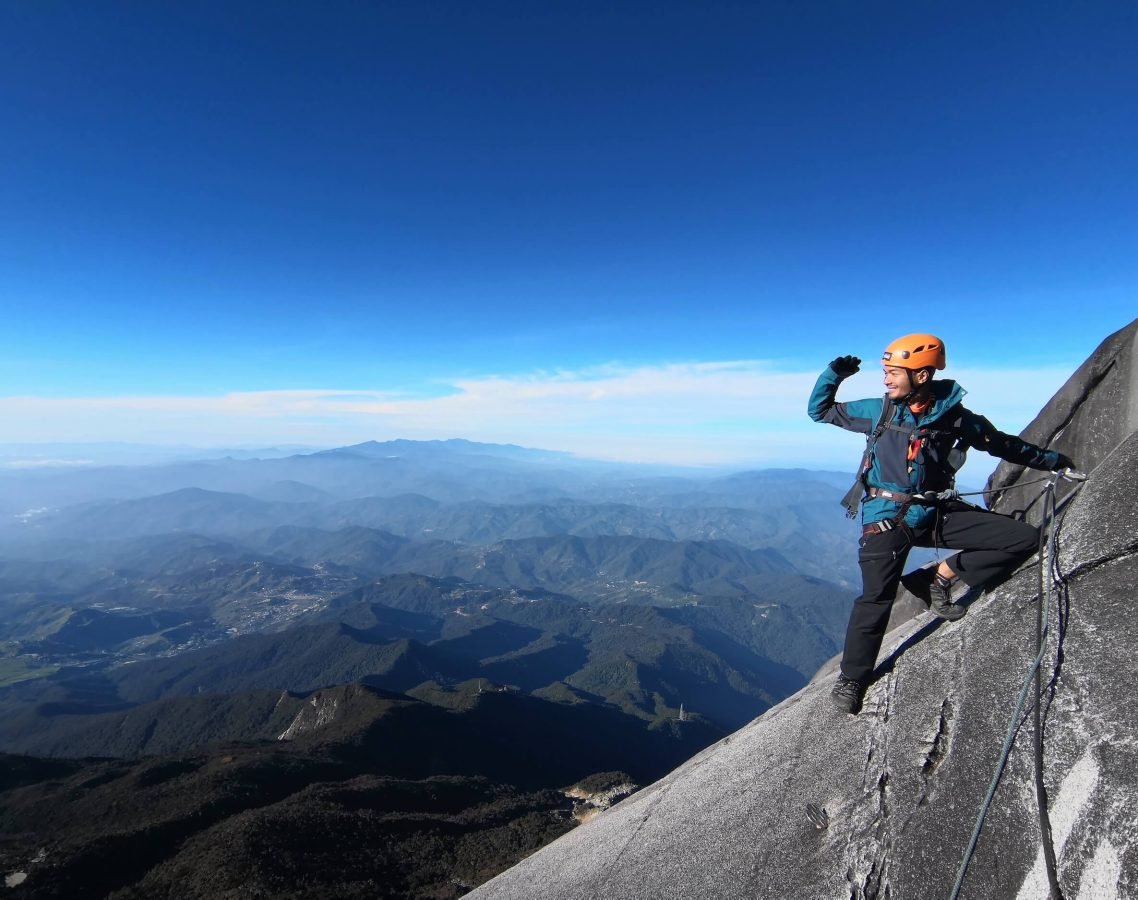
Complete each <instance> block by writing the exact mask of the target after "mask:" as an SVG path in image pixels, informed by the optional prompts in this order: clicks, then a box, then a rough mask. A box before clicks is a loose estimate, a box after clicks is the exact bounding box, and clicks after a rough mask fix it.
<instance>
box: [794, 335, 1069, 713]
mask: <svg viewBox="0 0 1138 900" xmlns="http://www.w3.org/2000/svg"><path fill="white" fill-rule="evenodd" d="M881 361H882V365H883V368H884V372H885V391H886V393H885V397H884V398H874V399H867V400H854V401H851V402H849V403H839V402H837V400H836V396H837V392H838V385H840V384H841V382H842V380H843V379H845V378H848V377H849V376H850V375H853V374H854V373H855V372H857V371H858V369H859V368H860V367H861V360H860V359H858V358H857V357H855V356H839V357H838V358H837V359H835V360H834V361H833V362H832V363H830V365H829V366H828V367H827V368H826V370H825V371H823V372H822V374H821V375H820V376H819V377H818V381H817V383H816V384H815V385H814V391H813V393H811V395H810V403H809V407H808V412H809V414H810V418H811V419H813V420H814V421H815V422H829V423H830V424H831V425H837V426H839V427H841V428H845V429H847V430H849V431H857V432H861V433H862V434H867V435H870V437H869V445H868V447H867V449H866V454H865V458H864V460H863V464H862V468H861V471H860V473H859V478H858V483H857V484H856V485H855V486H854V490H852V491H851V492H850V496H848V497H847V499H846V501H845V503H846V505H847V508H848V509H849V511H850V515H851V516H853V515H855V514H856V510H857V506H858V503H859V501H860V502H861V504H862V536H861V541H860V543H859V548H860V549H859V551H858V563H859V565H860V566H861V576H862V594H861V596H860V597H858V598H857V600H856V601H854V607H853V611H852V612H851V613H850V621H849V625H848V627H847V629H846V644H845V650H844V652H843V653H842V667H841V672H840V674H839V675H838V681H837V683H836V684H835V685H834V688H833V690H832V692H831V696H832V698H833V701H834V704H835V705H836V706H837V707H838V708H839V709H841V710H843V711H845V712H848V713H856V712H857V711H858V710H859V709H860V708H861V699H862V696H863V695H864V693H865V688H866V685H867V684H868V682H869V677H870V673H871V672H872V671H873V666H874V663H875V662H876V660H877V651H878V650H879V649H880V648H881V640H882V638H883V637H884V635H885V627H886V625H887V623H888V621H889V611H890V609H891V608H892V606H893V598H894V595H895V594H896V592H897V585H898V583H902V584H904V585H905V587H906V588H907V589H908V590H909V591H911V592H912V593H913V594H915V595H916V596H917V597H919V598H920V599H921V600H923V601H924V602H925V603H926V604H928V606H929V609H930V610H931V611H932V613H933V614H934V615H937V616H940V617H941V618H943V619H949V620H956V619H959V618H961V617H962V616H963V615H964V614H965V612H966V610H965V608H964V607H962V606H958V605H957V604H955V603H953V602H952V589H953V586H954V584H955V582H956V581H961V582H963V583H964V584H966V585H968V586H969V587H979V586H981V585H984V584H987V583H988V582H990V581H993V580H996V579H998V578H999V577H1000V576H1002V575H1005V574H1007V573H1008V572H1010V571H1011V570H1012V569H1013V568H1014V567H1015V566H1016V565H1018V564H1019V563H1020V562H1022V561H1023V560H1024V559H1026V558H1027V557H1029V556H1030V555H1031V554H1032V552H1033V551H1034V550H1035V549H1036V547H1037V545H1038V543H1039V532H1038V531H1037V530H1036V529H1035V528H1034V527H1033V526H1031V525H1028V524H1027V523H1025V522H1020V521H1017V520H1015V519H1011V518H1008V517H1007V516H1001V515H998V514H996V513H993V512H989V511H988V510H985V509H981V508H979V507H976V506H973V505H972V504H970V503H965V502H964V501H962V500H960V499H959V498H958V497H956V496H955V494H954V492H953V490H952V487H953V483H954V479H955V473H956V470H957V469H959V468H960V466H961V465H962V464H963V462H964V454H965V452H966V451H967V450H968V449H969V448H971V447H975V448H976V449H978V450H983V451H985V452H986V453H990V454H992V455H993V456H998V457H999V458H1000V459H1006V460H1008V461H1010V462H1013V463H1018V464H1020V465H1024V466H1030V467H1031V468H1034V469H1062V468H1074V463H1073V462H1071V460H1070V459H1068V458H1067V457H1066V456H1064V455H1063V454H1061V453H1058V452H1056V451H1054V450H1043V449H1040V448H1039V447H1036V446H1034V445H1033V444H1029V443H1027V442H1026V441H1023V440H1020V439H1019V438H1017V437H1013V436H1011V435H1008V434H1004V433H1003V432H1001V431H997V430H996V428H995V427H994V426H993V425H992V423H991V422H989V421H988V420H987V419H985V418H984V417H983V416H979V415H977V414H976V413H974V412H972V411H971V410H968V409H966V408H965V407H964V406H963V405H962V404H961V400H962V399H963V397H964V393H965V392H964V389H963V388H961V387H960V385H958V384H957V383H956V382H955V381H950V380H947V379H941V380H934V379H933V375H934V373H935V372H936V371H937V370H940V369H943V368H944V367H945V364H946V359H945V350H944V342H943V341H941V340H940V339H939V338H937V337H936V336H935V335H931V334H910V335H906V336H905V337H902V338H898V339H897V340H895V341H894V342H893V343H891V344H890V345H889V346H888V347H886V348H885V352H884V353H883V354H882V355H881ZM926 494H928V495H929V496H923V495H926ZM935 494H939V495H940V496H939V497H934V496H932V495H935ZM913 546H921V547H931V546H937V547H950V548H953V549H956V550H959V551H961V552H960V553H957V554H956V555H955V556H952V557H950V558H948V559H947V560H944V561H943V562H941V563H940V564H939V565H938V566H937V567H936V568H935V569H931V568H930V569H917V570H915V571H914V572H911V573H909V574H908V575H906V576H904V577H903V578H902V575H901V573H902V572H903V571H904V567H905V559H906V557H907V556H908V555H909V549H910V548H911V547H913Z"/></svg>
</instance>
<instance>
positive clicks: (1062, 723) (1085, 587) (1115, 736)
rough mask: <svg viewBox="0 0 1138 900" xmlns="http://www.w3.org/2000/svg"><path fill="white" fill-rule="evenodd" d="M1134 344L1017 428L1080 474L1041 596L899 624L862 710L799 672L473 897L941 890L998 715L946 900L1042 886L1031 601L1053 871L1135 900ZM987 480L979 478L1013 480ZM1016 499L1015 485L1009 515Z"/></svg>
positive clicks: (1070, 895)
mask: <svg viewBox="0 0 1138 900" xmlns="http://www.w3.org/2000/svg"><path fill="white" fill-rule="evenodd" d="M1136 334H1138V323H1135V324H1133V325H1131V326H1129V327H1128V328H1127V329H1124V330H1123V331H1122V332H1119V333H1118V334H1116V335H1114V336H1112V337H1111V338H1110V339H1108V340H1107V341H1106V342H1104V344H1103V345H1102V347H1100V349H1099V351H1098V352H1097V353H1096V354H1095V356H1093V357H1092V358H1091V359H1090V360H1088V362H1087V363H1086V364H1085V365H1084V366H1083V367H1082V368H1080V369H1079V371H1078V372H1077V373H1076V374H1075V376H1073V377H1072V379H1071V381H1070V382H1068V384H1067V386H1065V387H1064V388H1063V389H1062V390H1061V391H1060V392H1059V394H1058V395H1056V398H1055V400H1053V401H1052V403H1051V404H1049V405H1048V407H1047V408H1045V409H1044V410H1043V412H1042V413H1041V414H1040V416H1039V417H1038V418H1037V419H1036V422H1035V423H1033V425H1032V426H1031V428H1030V429H1029V430H1028V431H1027V432H1025V437H1027V438H1028V439H1029V440H1035V441H1038V442H1040V443H1043V444H1050V445H1051V446H1053V447H1056V448H1058V449H1060V450H1063V451H1064V452H1066V453H1067V454H1068V455H1070V456H1072V457H1073V458H1074V459H1075V460H1076V461H1077V462H1078V463H1079V465H1080V466H1081V467H1083V468H1085V469H1093V471H1092V472H1091V476H1090V479H1089V480H1088V481H1087V482H1086V483H1085V484H1084V485H1083V486H1082V487H1081V488H1078V489H1077V490H1075V491H1070V489H1069V492H1068V494H1067V495H1066V496H1065V497H1064V498H1062V499H1061V502H1060V505H1059V513H1058V517H1057V519H1056V524H1055V526H1054V527H1055V529H1056V533H1057V536H1058V547H1059V552H1058V555H1057V557H1056V559H1055V566H1054V570H1055V571H1056V572H1057V573H1058V578H1059V583H1058V584H1055V585H1054V586H1053V587H1052V588H1050V589H1049V590H1048V591H1046V592H1045V593H1044V595H1043V596H1042V598H1041V592H1040V575H1039V567H1038V565H1037V563H1036V561H1035V560H1032V561H1029V562H1028V563H1026V564H1025V565H1024V567H1023V568H1021V569H1020V570H1019V571H1018V572H1017V573H1016V574H1014V575H1013V576H1012V577H1011V578H1009V579H1008V580H1007V581H1006V582H1004V583H1003V584H1002V585H1000V586H999V587H997V588H995V589H993V590H991V591H990V592H987V593H985V594H983V595H981V596H979V597H976V598H974V599H973V601H972V603H971V607H970V609H969V613H968V615H967V616H966V617H965V618H963V619H962V620H960V621H959V622H955V623H946V622H942V621H941V620H937V619H932V618H931V617H930V616H928V615H922V616H920V617H918V618H916V619H912V620H910V621H908V622H905V623H904V624H903V625H901V626H900V627H899V628H896V629H894V630H893V631H892V632H890V634H889V635H888V636H887V638H886V643H885V645H884V646H883V649H882V653H881V657H880V659H879V661H878V662H879V665H878V677H877V680H876V681H875V682H874V684H873V685H872V686H871V687H870V689H869V691H868V693H867V696H866V701H865V706H864V709H863V710H862V712H861V714H860V715H858V716H856V717H855V716H847V715H843V714H841V713H839V712H837V711H836V710H834V709H833V708H832V706H831V704H830V701H829V697H828V691H829V687H830V679H829V678H828V677H827V678H825V679H821V678H819V679H816V680H815V682H814V683H812V684H810V685H809V686H807V687H806V688H804V689H803V690H802V691H800V692H799V693H798V694H796V695H794V696H793V697H790V698H789V699H787V700H786V701H784V702H783V703H781V704H780V705H779V706H777V707H775V708H774V709H772V710H770V711H768V712H767V713H765V714H764V715H763V716H762V717H760V718H759V719H756V720H755V721H754V722H752V723H751V724H750V725H748V726H746V727H745V728H743V729H741V730H740V731H738V732H736V733H735V734H733V735H731V736H730V737H728V738H726V739H725V740H723V741H721V742H719V743H718V744H716V745H714V746H712V747H709V748H708V749H707V750H705V751H704V752H702V753H701V754H699V755H698V756H696V757H694V758H693V759H691V760H689V761H688V762H687V763H685V764H684V765H683V766H682V767H681V768H679V769H677V770H676V771H675V772H672V773H671V774H670V775H668V776H667V777H665V778H664V779H662V780H660V781H659V782H657V783H656V784H654V785H652V786H650V787H648V788H646V789H645V790H643V791H641V792H639V793H638V794H635V795H633V796H632V797H630V798H629V799H627V800H625V801H623V802H621V803H619V804H617V805H616V806H615V807H613V808H612V809H611V810H609V811H607V812H605V813H602V814H601V815H599V816H597V817H596V818H595V819H594V820H592V821H591V822H589V823H588V824H586V825H584V826H581V827H579V828H577V829H576V830H574V831H572V832H570V833H569V834H567V835H566V836H565V837H563V838H561V839H559V840H558V841H556V842H554V843H553V844H551V845H549V846H548V847H546V848H544V849H543V850H541V851H539V852H537V853H536V854H534V855H533V856H531V857H529V858H528V859H526V860H524V861H522V862H521V863H519V864H518V865H517V866H515V867H513V868H512V869H510V870H508V871H506V872H504V873H503V874H501V875H499V876H498V877H497V878H495V879H494V880H492V881H490V882H488V883H486V884H485V885H483V886H482V887H481V888H479V889H478V890H476V891H475V892H474V893H473V894H471V895H470V896H472V897H477V898H497V900H513V898H517V900H523V898H524V900H534V898H564V900H570V898H581V900H584V898H697V897H698V898H708V897H715V898H735V897H738V898H787V897H794V898H802V900H809V898H818V900H834V898H847V897H848V898H851V900H874V898H876V900H885V898H889V900H926V898H930V897H949V896H950V894H951V891H952V888H953V884H954V882H955V881H956V879H957V875H958V871H959V869H960V866H961V862H962V859H963V858H964V855H965V851H966V848H967V846H968V843H969V838H970V836H971V834H972V831H973V828H974V826H975V824H976V821H977V816H978V813H979V811H980V808H981V804H982V802H983V799H984V797H985V795H986V793H987V791H988V787H989V784H990V782H991V779H992V776H993V774H994V772H995V770H996V767H997V763H998V760H999V757H1000V754H1001V749H1002V745H1003V741H1004V736H1005V733H1006V732H1007V730H1008V727H1009V724H1010V723H1012V722H1013V721H1014V722H1015V723H1016V724H1015V725H1014V726H1013V727H1014V728H1015V732H1014V734H1015V740H1014V743H1013V744H1012V747H1011V752H1010V755H1009V758H1008V762H1007V767H1006V769H1005V770H1004V772H1003V775H1002V778H1001V779H1000V782H999V785H998V787H997V789H996V792H995V795H994V799H993V802H992V806H991V809H990V811H989V812H988V815H987V818H986V819H985V822H984V825H983V829H982V831H981V833H980V837H979V841H978V844H977V847H976V852H975V855H974V856H973V858H972V860H971V863H970V864H969V866H968V867H967V870H966V871H965V873H964V876H963V881H962V886H961V890H960V893H959V896H960V897H961V898H973V900H979V898H984V900H1008V898H1017V900H1035V898H1042V897H1047V896H1048V882H1047V875H1046V870H1045V867H1044V861H1043V859H1044V857H1043V852H1042V849H1041V847H1042V843H1041V833H1040V824H1039V814H1038V810H1037V806H1036V796H1035V768H1034V757H1033V727H1032V717H1031V715H1030V710H1031V704H1032V703H1034V702H1035V698H1036V695H1035V691H1034V682H1033V681H1032V687H1031V688H1029V690H1028V694H1027V698H1028V700H1027V706H1026V707H1025V709H1024V712H1023V713H1022V714H1020V715H1019V716H1015V715H1013V714H1014V712H1015V706H1016V701H1017V699H1018V697H1019V695H1020V691H1021V688H1022V687H1023V685H1024V683H1025V679H1027V678H1028V677H1029V672H1030V670H1031V663H1032V661H1033V660H1034V658H1035V655H1036V641H1037V624H1036V623H1037V611H1038V607H1039V604H1040V602H1041V599H1042V601H1043V602H1044V605H1045V606H1046V607H1047V613H1048V621H1049V622H1050V628H1049V632H1048V635H1047V640H1046V643H1045V648H1044V654H1043V663H1042V666H1043V681H1044V684H1045V686H1046V687H1045V689H1044V692H1043V696H1042V711H1043V745H1044V768H1043V779H1044V784H1045V786H1046V792H1047V798H1048V802H1047V806H1048V809H1049V815H1050V822H1051V832H1052V836H1053V843H1054V847H1055V852H1056V856H1057V859H1058V873H1059V883H1060V886H1061V888H1062V891H1063V895H1064V897H1066V898H1067V900H1104V898H1115V897H1119V898H1131V897H1138V728H1136V726H1135V716H1134V712H1133V711H1134V709H1135V708H1138V702H1136V701H1135V696H1134V694H1135V690H1136V689H1138V656H1136V654H1135V652H1134V649H1133V648H1134V647H1135V646H1136V645H1138V615H1135V611H1134V607H1135V601H1136V599H1138V597H1136V593H1138V592H1136V587H1135V586H1136V585H1138V431H1136V430H1135V429H1138V386H1136V385H1135V381H1136V379H1138V355H1136V352H1135V340H1134V339H1135V335H1136ZM1107 422H1109V423H1110V426H1109V428H1108V427H1107V424H1106V423H1107ZM1127 428H1129V431H1128V432H1127V433H1126V434H1122V433H1121V432H1122V431H1124V430H1125V429H1127ZM1110 429H1115V430H1113V431H1112V430H1110ZM1033 430H1034V431H1033ZM1048 434H1050V437H1048ZM1001 471H1002V470H1001ZM1001 471H998V472H997V473H996V476H994V479H993V483H994V484H995V485H1003V486H1005V487H1006V486H1008V485H1012V484H1014V483H1015V481H1016V480H1017V478H1018V480H1021V481H1025V480H1030V479H1029V478H1027V477H1021V476H1020V474H1019V473H1014V472H1005V473H1003V474H1001ZM1029 474H1030V475H1031V476H1032V477H1038V473H1029ZM1033 487H1034V491H1035V492H1036V493H1038V491H1039V486H1038V485H1036V486H1033ZM1031 490H1032V488H1029V487H1027V486H1025V487H1024V488H1021V489H1020V491H1019V500H1020V501H1021V503H1022V506H1030V505H1031V504H1030V500H1031V498H1032V496H1033V495H1032V494H1030V493H1027V492H1028V491H1031ZM1015 499H1016V494H1015V492H1008V493H1006V494H1005V495H1004V498H1003V500H1002V503H1001V505H1002V506H1005V507H1006V505H1008V504H1011V503H1013V501H1014V500H1015ZM1025 499H1026V501H1027V502H1023V501H1024V500H1025Z"/></svg>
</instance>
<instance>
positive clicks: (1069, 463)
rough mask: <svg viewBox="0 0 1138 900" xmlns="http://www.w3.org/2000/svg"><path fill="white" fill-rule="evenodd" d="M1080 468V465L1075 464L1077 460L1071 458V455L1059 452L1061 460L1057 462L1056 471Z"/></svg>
mask: <svg viewBox="0 0 1138 900" xmlns="http://www.w3.org/2000/svg"><path fill="white" fill-rule="evenodd" d="M1078 468H1079V467H1078V466H1076V465H1075V461H1074V460H1073V459H1071V457H1069V456H1067V455H1066V454H1064V453H1060V454H1059V461H1058V462H1056V463H1055V471H1059V469H1076V470H1077V469H1078Z"/></svg>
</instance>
